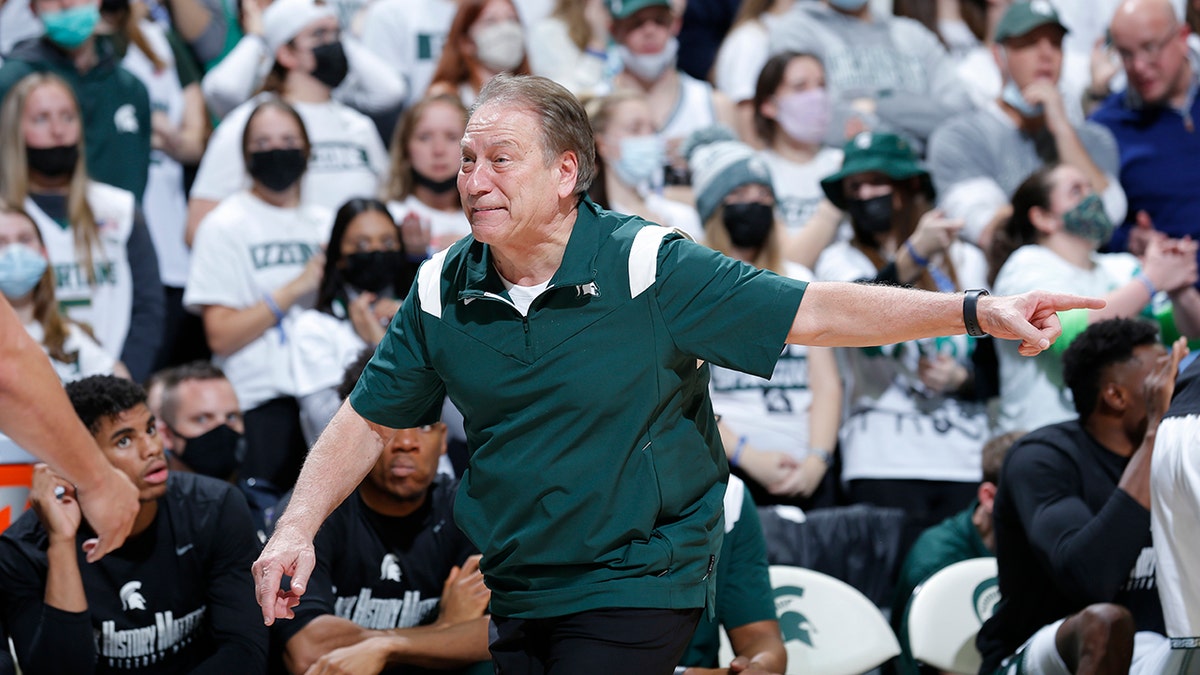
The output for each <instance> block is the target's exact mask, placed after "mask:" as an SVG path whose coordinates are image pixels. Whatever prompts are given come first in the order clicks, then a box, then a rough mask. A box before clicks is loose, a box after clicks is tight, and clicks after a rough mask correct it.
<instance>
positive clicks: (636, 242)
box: [629, 225, 691, 298]
mask: <svg viewBox="0 0 1200 675" xmlns="http://www.w3.org/2000/svg"><path fill="white" fill-rule="evenodd" d="M672 232H678V233H679V234H682V235H683V236H684V237H687V238H688V239H691V237H688V235H687V234H686V233H684V232H683V231H681V230H678V229H675V228H671V227H663V226H661V225H647V226H646V227H643V228H642V229H641V230H638V233H637V234H636V235H634V237H633V246H632V247H631V248H630V249H629V297H631V298H636V297H637V296H639V295H641V294H642V293H643V292H644V291H645V290H646V289H647V288H650V287H651V286H653V285H654V281H655V279H657V278H658V247H659V246H661V245H662V240H663V238H664V237H666V236H667V235H668V234H671V233H672Z"/></svg>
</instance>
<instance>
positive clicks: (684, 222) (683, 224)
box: [610, 192, 704, 241]
mask: <svg viewBox="0 0 1200 675" xmlns="http://www.w3.org/2000/svg"><path fill="white" fill-rule="evenodd" d="M643 199H645V201H646V208H647V209H649V210H650V211H652V212H653V213H655V214H657V216H658V219H657V220H654V221H652V222H654V223H655V224H657V225H662V226H663V227H673V228H676V229H679V230H683V231H684V232H686V233H687V235H688V236H689V237H691V238H692V239H693V240H695V241H703V240H704V226H703V224H702V223H701V222H700V214H699V213H696V209H694V208H692V207H690V206H688V205H687V204H684V203H683V202H677V201H675V200H674V199H667V198H666V197H664V196H662V195H660V194H658V193H657V192H651V193H649V194H647V195H646V196H645V197H644V198H643ZM610 208H611V209H612V210H613V211H616V212H617V213H633V211H630V210H629V209H628V208H625V207H623V206H621V205H620V204H618V203H616V202H613V203H612V204H611V205H610Z"/></svg>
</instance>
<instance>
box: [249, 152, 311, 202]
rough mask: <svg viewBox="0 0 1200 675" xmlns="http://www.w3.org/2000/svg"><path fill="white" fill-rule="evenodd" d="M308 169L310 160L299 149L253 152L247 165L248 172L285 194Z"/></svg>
mask: <svg viewBox="0 0 1200 675" xmlns="http://www.w3.org/2000/svg"><path fill="white" fill-rule="evenodd" d="M306 168H308V158H307V157H305V156H304V151H303V150H301V149H299V148H288V149H284V150H263V151H262V152H252V153H250V161H249V162H247V163H246V172H247V173H249V174H250V175H251V176H253V177H254V180H256V181H258V182H260V183H262V184H263V185H265V186H266V187H267V189H269V190H273V191H275V192H283V191H284V190H286V189H288V188H290V187H291V186H292V185H294V184H295V183H296V181H298V180H300V176H302V175H304V170H305V169H306Z"/></svg>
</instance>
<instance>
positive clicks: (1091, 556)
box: [976, 319, 1187, 675]
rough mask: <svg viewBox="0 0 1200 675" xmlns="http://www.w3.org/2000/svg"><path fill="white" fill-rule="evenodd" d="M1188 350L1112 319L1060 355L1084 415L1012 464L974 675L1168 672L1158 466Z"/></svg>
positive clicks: (999, 503)
mask: <svg viewBox="0 0 1200 675" xmlns="http://www.w3.org/2000/svg"><path fill="white" fill-rule="evenodd" d="M1186 353H1187V348H1186V346H1185V345H1184V343H1183V341H1182V340H1181V341H1178V342H1176V344H1175V345H1173V347H1172V349H1171V351H1170V352H1168V351H1167V350H1166V349H1164V348H1163V346H1162V345H1161V344H1160V343H1159V341H1158V335H1157V328H1156V327H1155V326H1154V325H1152V324H1149V323H1146V322H1143V321H1140V320H1136V319H1113V320H1108V321H1101V322H1098V323H1095V324H1093V325H1091V326H1089V327H1088V329H1087V330H1086V331H1084V332H1083V333H1082V334H1081V335H1080V336H1079V337H1078V338H1076V339H1075V340H1074V341H1073V342H1072V343H1071V345H1070V346H1069V347H1068V348H1067V350H1066V352H1065V353H1064V354H1063V380H1064V381H1065V383H1066V384H1067V386H1068V388H1069V389H1070V390H1071V393H1072V395H1073V396H1074V399H1075V409H1076V410H1077V411H1078V413H1079V419H1077V420H1072V421H1069V422H1062V423H1059V424H1052V425H1049V426H1046V427H1042V428H1041V429H1038V430H1036V431H1033V432H1031V433H1029V434H1028V435H1026V436H1025V437H1024V438H1022V439H1021V440H1019V441H1017V443H1016V444H1014V445H1013V447H1012V448H1011V449H1010V450H1009V452H1008V457H1007V458H1006V459H1005V462H1004V467H1003V469H1002V470H1001V474H1000V475H1001V480H1000V487H999V490H998V492H997V494H996V501H995V506H994V509H993V520H994V528H995V533H996V559H997V563H998V565H999V581H1000V594H1001V600H1000V603H999V604H998V605H997V607H996V612H995V614H994V615H993V616H992V618H991V619H989V620H988V621H987V623H985V624H984V626H983V628H982V629H981V630H980V632H979V637H978V639H977V641H976V644H977V645H978V647H979V650H980V652H981V653H982V654H983V667H982V669H981V670H980V673H984V674H987V673H992V672H996V671H997V669H998V668H1003V669H1004V671H1003V672H1005V673H1014V674H1021V673H1046V674H1052V673H1053V674H1064V675H1065V673H1068V672H1071V673H1095V672H1105V673H1108V672H1122V673H1124V672H1133V673H1158V672H1160V670H1161V660H1162V659H1165V658H1166V656H1167V653H1168V651H1169V650H1168V649H1167V648H1166V646H1167V643H1166V638H1164V637H1162V635H1161V633H1162V630H1163V617H1162V608H1161V606H1160V604H1159V600H1158V593H1157V590H1156V588H1155V583H1154V568H1155V558H1154V548H1153V546H1152V543H1151V537H1150V458H1151V454H1152V452H1153V448H1154V440H1155V434H1156V431H1157V428H1158V424H1159V421H1160V420H1161V419H1162V416H1163V413H1164V412H1165V411H1166V409H1167V404H1168V402H1169V401H1170V399H1171V393H1172V391H1173V390H1174V382H1175V373H1176V372H1177V371H1178V369H1179V362H1180V360H1181V359H1182V358H1183V356H1184V355H1185V354H1186ZM1064 617H1065V618H1064ZM1135 632H1136V634H1135ZM1131 659H1132V665H1131ZM1002 664H1003V665H1002Z"/></svg>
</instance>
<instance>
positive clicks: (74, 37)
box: [41, 4, 100, 49]
mask: <svg viewBox="0 0 1200 675" xmlns="http://www.w3.org/2000/svg"><path fill="white" fill-rule="evenodd" d="M41 18H42V25H43V26H45V28H46V37H47V38H49V39H50V41H51V42H53V43H54V44H56V45H58V46H59V47H62V48H63V49H75V48H76V47H78V46H79V45H81V44H83V41H84V40H86V39H88V38H89V37H91V36H92V32H93V31H94V30H96V23H97V22H98V21H99V20H100V8H99V7H97V6H96V5H91V4H89V5H80V6H78V7H72V8H70V9H64V10H62V11H58V12H47V13H46V14H43V15H42V17H41Z"/></svg>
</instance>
